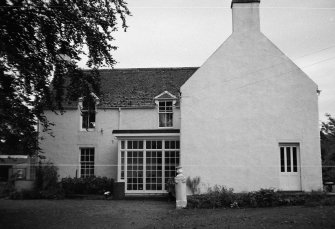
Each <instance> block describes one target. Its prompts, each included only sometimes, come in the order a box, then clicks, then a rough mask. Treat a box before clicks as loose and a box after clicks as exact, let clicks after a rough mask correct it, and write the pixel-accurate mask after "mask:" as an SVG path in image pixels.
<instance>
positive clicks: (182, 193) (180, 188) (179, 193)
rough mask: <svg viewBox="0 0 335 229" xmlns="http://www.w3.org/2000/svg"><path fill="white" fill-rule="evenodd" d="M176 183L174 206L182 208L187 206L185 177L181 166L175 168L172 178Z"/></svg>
mask: <svg viewBox="0 0 335 229" xmlns="http://www.w3.org/2000/svg"><path fill="white" fill-rule="evenodd" d="M174 181H175V183H176V208H177V209H182V208H185V207H186V206H187V197H186V178H185V177H184V175H183V170H182V169H181V167H178V168H177V176H176V177H175V178H174Z"/></svg>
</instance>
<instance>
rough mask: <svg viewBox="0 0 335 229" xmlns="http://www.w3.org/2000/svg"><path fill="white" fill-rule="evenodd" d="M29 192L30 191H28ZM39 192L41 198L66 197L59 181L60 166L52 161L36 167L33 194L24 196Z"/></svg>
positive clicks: (26, 194)
mask: <svg viewBox="0 0 335 229" xmlns="http://www.w3.org/2000/svg"><path fill="white" fill-rule="evenodd" d="M27 192H29V191H27ZM36 192H37V193H38V194H39V197H38V198H41V199H60V198H63V197H64V193H63V190H62V188H61V186H60V184H59V182H58V168H57V167H56V166H54V165H53V164H52V163H50V162H46V163H39V166H38V167H37V168H36V180H35V189H34V191H32V193H31V194H28V193H24V195H23V196H35V193H36Z"/></svg>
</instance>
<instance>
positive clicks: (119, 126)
mask: <svg viewBox="0 0 335 229" xmlns="http://www.w3.org/2000/svg"><path fill="white" fill-rule="evenodd" d="M118 129H119V130H120V129H121V107H119V125H118Z"/></svg>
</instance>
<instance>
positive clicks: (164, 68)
mask: <svg viewBox="0 0 335 229" xmlns="http://www.w3.org/2000/svg"><path fill="white" fill-rule="evenodd" d="M198 68H200V66H199V67H152V68H151V67H150V68H100V69H98V71H113V70H122V71H124V70H159V69H161V70H182V69H185V70H187V69H198ZM82 70H83V71H90V70H91V69H82Z"/></svg>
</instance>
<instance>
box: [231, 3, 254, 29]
mask: <svg viewBox="0 0 335 229" xmlns="http://www.w3.org/2000/svg"><path fill="white" fill-rule="evenodd" d="M259 3H260V0H232V2H231V8H232V11H233V32H234V33H235V32H238V33H240V32H246V31H250V30H252V31H260V21H259Z"/></svg>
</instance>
